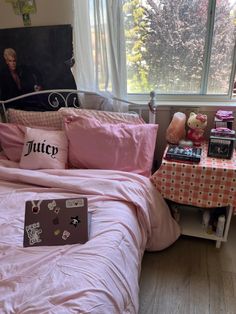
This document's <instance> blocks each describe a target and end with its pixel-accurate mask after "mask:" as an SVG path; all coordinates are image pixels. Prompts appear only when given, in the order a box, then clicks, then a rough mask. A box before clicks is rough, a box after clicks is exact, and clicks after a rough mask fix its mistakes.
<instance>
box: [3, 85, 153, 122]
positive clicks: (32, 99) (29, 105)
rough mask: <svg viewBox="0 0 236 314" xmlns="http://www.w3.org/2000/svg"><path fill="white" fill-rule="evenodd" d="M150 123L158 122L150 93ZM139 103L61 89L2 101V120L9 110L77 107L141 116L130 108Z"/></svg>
mask: <svg viewBox="0 0 236 314" xmlns="http://www.w3.org/2000/svg"><path fill="white" fill-rule="evenodd" d="M150 97H151V99H150V101H149V103H148V104H147V105H148V109H149V118H148V119H149V123H155V121H156V109H157V106H156V103H155V93H154V92H151V93H150ZM137 105H138V104H137V103H134V102H131V101H127V100H125V99H120V98H117V97H113V96H111V95H107V94H103V93H95V92H89V91H83V90H73V89H59V90H42V91H38V92H33V93H29V94H25V95H21V96H18V97H15V98H11V99H7V100H0V110H1V112H0V113H1V118H2V120H3V121H6V122H7V109H9V108H14V109H21V110H27V111H56V110H58V109H60V108H61V107H75V108H80V109H94V110H102V111H114V112H119V111H123V112H128V113H130V114H136V115H138V114H139V115H140V112H133V111H130V107H131V106H134V107H137ZM120 108H122V109H123V110H120Z"/></svg>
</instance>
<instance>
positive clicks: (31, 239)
mask: <svg viewBox="0 0 236 314" xmlns="http://www.w3.org/2000/svg"><path fill="white" fill-rule="evenodd" d="M86 241H88V202H87V198H85V197H79V198H70V199H49V200H31V201H26V203H25V225H24V242H23V245H24V247H28V246H45V245H64V244H76V243H81V244H82V243H85V242H86Z"/></svg>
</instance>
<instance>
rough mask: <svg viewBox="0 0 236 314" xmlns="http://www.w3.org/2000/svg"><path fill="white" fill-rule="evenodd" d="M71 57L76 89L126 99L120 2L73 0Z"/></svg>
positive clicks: (114, 0) (120, 0)
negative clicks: (72, 51) (109, 94)
mask: <svg viewBox="0 0 236 314" xmlns="http://www.w3.org/2000/svg"><path fill="white" fill-rule="evenodd" d="M74 57H75V67H74V75H75V79H76V82H77V87H78V89H83V90H88V91H95V92H101V91H102V92H106V93H109V92H110V93H111V94H112V95H113V96H115V97H118V98H124V97H125V95H126V92H127V91H126V59H125V40H124V27H123V15H122V0H74ZM126 107H127V106H126ZM117 109H118V110H119V111H124V110H126V109H127V108H117Z"/></svg>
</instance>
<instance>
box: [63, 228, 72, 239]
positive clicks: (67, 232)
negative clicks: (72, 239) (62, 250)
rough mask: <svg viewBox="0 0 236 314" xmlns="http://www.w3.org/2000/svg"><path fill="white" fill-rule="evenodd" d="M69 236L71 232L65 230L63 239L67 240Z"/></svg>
mask: <svg viewBox="0 0 236 314" xmlns="http://www.w3.org/2000/svg"><path fill="white" fill-rule="evenodd" d="M69 236H70V232H69V231H67V230H64V231H63V234H62V239H63V240H67V239H68V238H69Z"/></svg>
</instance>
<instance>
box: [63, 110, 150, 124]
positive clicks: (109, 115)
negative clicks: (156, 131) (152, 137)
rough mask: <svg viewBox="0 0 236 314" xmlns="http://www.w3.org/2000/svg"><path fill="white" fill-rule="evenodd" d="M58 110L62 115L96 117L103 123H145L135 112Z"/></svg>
mask: <svg viewBox="0 0 236 314" xmlns="http://www.w3.org/2000/svg"><path fill="white" fill-rule="evenodd" d="M59 112H60V113H61V115H62V116H63V117H68V116H74V117H80V116H82V117H87V118H96V119H97V120H99V121H101V122H104V123H113V124H118V123H129V124H145V122H144V120H143V119H142V118H141V117H139V116H138V115H136V114H130V113H124V112H123V113H122V112H109V111H98V110H87V109H76V108H60V109H59Z"/></svg>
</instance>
